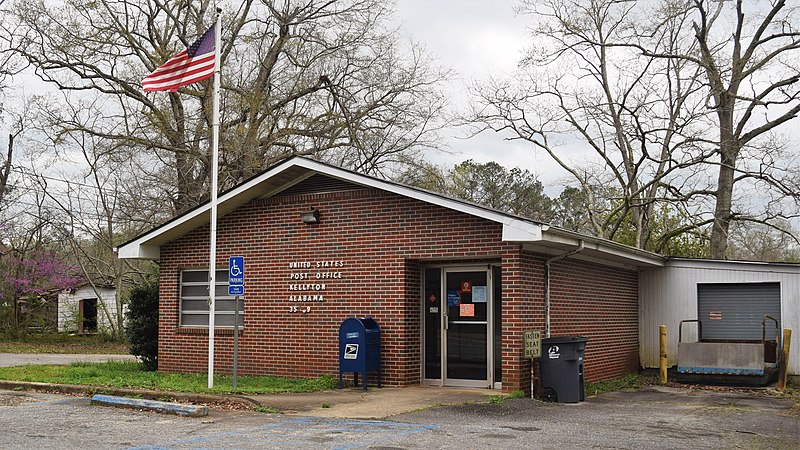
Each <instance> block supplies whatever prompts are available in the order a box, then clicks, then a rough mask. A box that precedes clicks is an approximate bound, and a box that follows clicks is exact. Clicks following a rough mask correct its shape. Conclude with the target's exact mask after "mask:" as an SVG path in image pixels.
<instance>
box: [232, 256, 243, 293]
mask: <svg viewBox="0 0 800 450" xmlns="http://www.w3.org/2000/svg"><path fill="white" fill-rule="evenodd" d="M228 295H244V256H231V257H230V258H229V259H228Z"/></svg>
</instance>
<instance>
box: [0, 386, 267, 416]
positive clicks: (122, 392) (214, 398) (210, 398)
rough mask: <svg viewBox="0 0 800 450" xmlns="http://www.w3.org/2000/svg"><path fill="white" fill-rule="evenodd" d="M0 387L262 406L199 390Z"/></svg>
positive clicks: (249, 399)
mask: <svg viewBox="0 0 800 450" xmlns="http://www.w3.org/2000/svg"><path fill="white" fill-rule="evenodd" d="M0 389H6V390H10V391H13V390H19V389H30V390H39V391H51V392H62V393H65V394H74V395H82V396H91V395H94V394H97V393H102V394H107V395H115V396H120V397H130V396H136V397H141V398H144V399H148V400H159V399H163V398H165V397H169V398H174V399H175V400H177V401H185V402H197V403H229V402H230V403H238V404H240V405H242V406H244V407H246V408H248V409H253V408H255V407H258V406H261V403H260V402H258V401H257V400H254V399H252V398H249V397H245V396H240V395H214V394H201V393H197V392H175V391H159V390H152V389H130V388H116V387H108V386H90V385H81V384H59V383H40V382H35V381H5V380H0Z"/></svg>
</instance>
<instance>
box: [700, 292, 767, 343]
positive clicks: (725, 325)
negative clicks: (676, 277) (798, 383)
mask: <svg viewBox="0 0 800 450" xmlns="http://www.w3.org/2000/svg"><path fill="white" fill-rule="evenodd" d="M697 310H698V318H699V319H700V321H701V322H702V323H703V336H702V339H703V340H733V341H760V340H761V319H762V318H763V317H764V315H765V314H766V315H769V316H772V317H774V318H775V319H776V320H777V321H778V323H779V324H780V323H781V285H780V283H710V284H698V285H697ZM766 330H767V339H774V338H775V332H776V329H775V323H774V322H772V321H770V320H768V321H767V327H766Z"/></svg>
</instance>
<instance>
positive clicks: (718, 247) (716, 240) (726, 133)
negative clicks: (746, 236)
mask: <svg viewBox="0 0 800 450" xmlns="http://www.w3.org/2000/svg"><path fill="white" fill-rule="evenodd" d="M731 103H732V102H731ZM718 117H719V123H720V133H719V135H720V139H719V152H720V166H719V175H718V177H717V194H716V205H715V208H714V224H713V225H712V227H711V257H712V258H714V259H725V258H726V252H727V250H728V229H729V228H730V225H731V208H732V205H733V182H734V176H735V168H736V158H737V157H738V155H739V144H738V142H736V139H735V138H734V136H733V108H732V107H731V108H726V107H724V106H723V107H722V108H720V109H719V112H718Z"/></svg>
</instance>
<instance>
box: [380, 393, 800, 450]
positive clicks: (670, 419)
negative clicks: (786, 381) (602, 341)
mask: <svg viewBox="0 0 800 450" xmlns="http://www.w3.org/2000/svg"><path fill="white" fill-rule="evenodd" d="M394 418H395V419H397V420H401V421H403V422H407V423H420V424H427V423H431V422H434V423H436V425H437V428H436V429H434V430H431V431H429V432H427V433H422V434H420V435H418V436H415V437H414V438H413V439H409V440H405V441H399V442H395V444H394V445H397V446H399V447H407V448H412V447H414V448H426V447H433V446H435V447H439V448H454V449H455V448H482V447H484V448H485V447H490V446H491V447H493V448H559V449H566V448H590V447H591V448H597V447H599V448H629V449H641V448H647V449H653V448H664V449H668V448H748V449H749V448H779V449H784V448H785V449H797V448H800V404H793V402H792V401H791V400H788V399H781V398H776V397H775V396H774V395H770V394H768V393H767V392H766V391H757V390H754V391H710V390H700V389H686V388H669V387H656V386H649V387H644V388H642V389H639V390H638V391H635V392H614V393H608V394H603V395H598V396H595V397H591V398H589V399H588V401H586V402H584V403H578V404H552V403H542V402H537V401H530V400H529V399H519V400H506V401H504V402H503V403H502V404H500V405H491V404H480V405H462V406H456V407H448V408H444V409H436V410H428V411H420V412H415V413H411V414H404V415H400V416H395V417H394Z"/></svg>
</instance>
